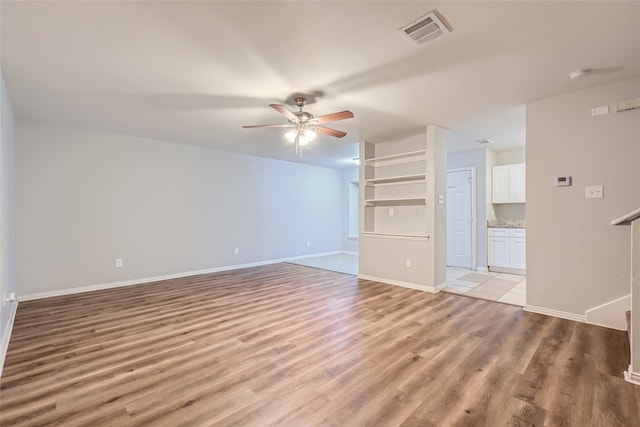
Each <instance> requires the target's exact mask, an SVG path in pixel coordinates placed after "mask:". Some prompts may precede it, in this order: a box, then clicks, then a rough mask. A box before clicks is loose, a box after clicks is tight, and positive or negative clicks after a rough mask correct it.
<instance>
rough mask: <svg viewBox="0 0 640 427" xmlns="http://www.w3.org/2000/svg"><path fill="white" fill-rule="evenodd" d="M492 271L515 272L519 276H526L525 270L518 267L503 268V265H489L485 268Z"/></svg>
mask: <svg viewBox="0 0 640 427" xmlns="http://www.w3.org/2000/svg"><path fill="white" fill-rule="evenodd" d="M489 271H491V272H493V273H506V274H517V275H519V276H526V275H527V270H522V269H519V268H505V267H490V268H488V269H487V272H489Z"/></svg>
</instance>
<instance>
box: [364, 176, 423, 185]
mask: <svg viewBox="0 0 640 427" xmlns="http://www.w3.org/2000/svg"><path fill="white" fill-rule="evenodd" d="M426 180H427V174H426V173H417V174H413V175H400V176H389V177H386V178H371V179H366V180H365V181H364V183H365V185H368V186H371V185H385V184H386V185H389V184H401V183H405V182H406V183H410V182H426Z"/></svg>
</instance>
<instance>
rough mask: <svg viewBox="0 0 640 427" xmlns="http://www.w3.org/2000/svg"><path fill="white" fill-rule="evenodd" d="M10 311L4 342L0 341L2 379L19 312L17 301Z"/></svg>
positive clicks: (0, 373) (3, 332) (0, 371)
mask: <svg viewBox="0 0 640 427" xmlns="http://www.w3.org/2000/svg"><path fill="white" fill-rule="evenodd" d="M5 307H6V306H5ZM9 310H11V312H10V313H9V322H7V326H6V327H5V329H4V331H2V340H0V377H2V370H3V368H4V359H5V357H6V356H7V350H9V341H10V340H11V332H13V322H14V320H16V312H17V311H18V301H17V300H16V301H15V302H14V303H13V304H11V307H10V308H9Z"/></svg>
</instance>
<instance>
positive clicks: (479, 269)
mask: <svg viewBox="0 0 640 427" xmlns="http://www.w3.org/2000/svg"><path fill="white" fill-rule="evenodd" d="M476 271H479V272H480V273H488V272H489V269H488V268H487V267H476Z"/></svg>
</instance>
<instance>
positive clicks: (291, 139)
mask: <svg viewBox="0 0 640 427" xmlns="http://www.w3.org/2000/svg"><path fill="white" fill-rule="evenodd" d="M297 134H298V130H297V129H291V130H290V131H289V132H287V133H285V134H284V139H286V140H287V141H288V142H290V143H292V144H293V143H294V142H296V135H297Z"/></svg>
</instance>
